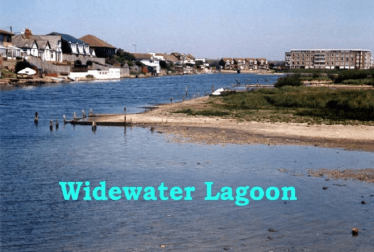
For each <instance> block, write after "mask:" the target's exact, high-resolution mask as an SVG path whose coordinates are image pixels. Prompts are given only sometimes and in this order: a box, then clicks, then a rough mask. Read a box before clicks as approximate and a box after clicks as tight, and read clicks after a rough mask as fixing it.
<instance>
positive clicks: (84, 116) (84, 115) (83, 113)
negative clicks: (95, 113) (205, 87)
mask: <svg viewBox="0 0 374 252" xmlns="http://www.w3.org/2000/svg"><path fill="white" fill-rule="evenodd" d="M82 116H83V118H86V112H84V109H82Z"/></svg>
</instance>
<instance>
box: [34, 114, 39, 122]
mask: <svg viewBox="0 0 374 252" xmlns="http://www.w3.org/2000/svg"><path fill="white" fill-rule="evenodd" d="M38 115H39V114H38V112H35V117H34V123H36V124H37V123H38V121H39V118H38Z"/></svg>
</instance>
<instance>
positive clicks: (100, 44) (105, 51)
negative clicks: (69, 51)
mask: <svg viewBox="0 0 374 252" xmlns="http://www.w3.org/2000/svg"><path fill="white" fill-rule="evenodd" d="M80 40H81V41H83V42H85V43H87V44H88V45H89V46H90V48H91V49H93V50H94V51H95V53H96V57H99V58H108V57H111V56H112V55H114V54H115V52H116V47H114V46H112V45H111V44H108V43H107V42H105V41H103V40H101V39H99V38H97V37H95V36H94V35H90V34H89V35H86V36H83V37H81V38H80Z"/></svg>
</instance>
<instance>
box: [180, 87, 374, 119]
mask: <svg viewBox="0 0 374 252" xmlns="http://www.w3.org/2000/svg"><path fill="white" fill-rule="evenodd" d="M206 105H207V106H204V107H203V108H197V107H189V108H186V109H185V110H179V111H176V113H186V114H189V115H203V116H222V117H230V118H236V119H240V120H247V121H264V122H288V123H308V124H329V125H331V124H343V125H347V124H349V125H358V124H365V125H374V91H372V90H332V89H328V88H320V87H318V88H313V87H303V86H301V87H288V86H286V87H282V88H274V89H258V90H253V91H251V92H238V93H230V94H226V95H224V96H218V97H210V98H209V100H208V102H207V103H206Z"/></svg>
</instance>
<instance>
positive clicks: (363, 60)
mask: <svg viewBox="0 0 374 252" xmlns="http://www.w3.org/2000/svg"><path fill="white" fill-rule="evenodd" d="M285 61H286V62H285V64H286V67H287V68H289V69H300V68H301V69H369V68H370V66H371V62H370V61H371V51H370V50H362V49H344V50H340V49H312V50H295V49H294V50H291V51H290V52H286V53H285Z"/></svg>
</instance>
